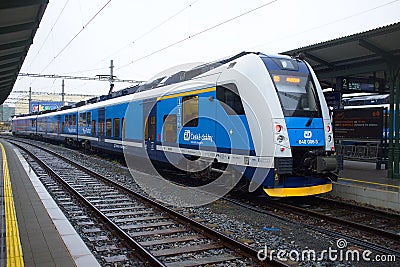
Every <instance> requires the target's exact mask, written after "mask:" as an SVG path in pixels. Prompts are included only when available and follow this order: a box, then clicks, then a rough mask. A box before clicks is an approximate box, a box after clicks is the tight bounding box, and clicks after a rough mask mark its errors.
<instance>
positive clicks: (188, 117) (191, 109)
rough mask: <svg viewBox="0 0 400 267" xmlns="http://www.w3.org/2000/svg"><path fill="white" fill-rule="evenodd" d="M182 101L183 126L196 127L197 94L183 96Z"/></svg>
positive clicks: (197, 112)
mask: <svg viewBox="0 0 400 267" xmlns="http://www.w3.org/2000/svg"><path fill="white" fill-rule="evenodd" d="M182 103H183V104H182V124H183V126H184V127H197V126H198V125H199V96H197V95H195V96H186V97H183V98H182Z"/></svg>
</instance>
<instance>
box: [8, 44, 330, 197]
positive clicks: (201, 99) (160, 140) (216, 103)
mask: <svg viewBox="0 0 400 267" xmlns="http://www.w3.org/2000/svg"><path fill="white" fill-rule="evenodd" d="M131 89H132V88H131ZM103 98H108V99H105V100H103V99H102V100H101V101H97V102H95V101H87V103H85V105H82V106H78V107H71V108H64V109H63V110H57V111H53V112H48V113H43V114H33V115H32V114H31V115H26V116H20V117H16V118H14V119H13V128H12V131H13V134H14V135H20V136H30V137H34V138H41V139H45V140H53V141H59V142H65V143H68V144H77V145H79V146H82V147H85V148H87V149H89V148H90V149H98V150H107V151H113V152H117V153H122V152H123V150H124V149H127V148H129V150H130V151H134V154H136V155H137V156H139V157H149V158H150V159H151V160H152V162H163V163H168V161H169V160H171V159H172V160H173V159H174V158H176V157H175V156H176V155H177V154H184V156H185V158H187V159H189V162H193V164H197V163H199V162H200V163H201V162H202V161H204V162H207V166H206V168H207V171H211V172H212V171H221V172H222V171H223V170H224V168H226V165H227V164H230V165H231V166H233V167H237V168H238V169H242V170H244V175H243V176H244V177H245V178H244V179H246V178H247V179H248V180H251V179H255V178H256V179H257V180H258V181H261V182H260V183H261V184H262V186H263V188H264V191H265V192H266V193H267V194H268V195H270V196H277V197H286V196H306V195H315V194H320V193H325V192H329V191H331V190H332V180H334V179H336V178H337V170H338V162H337V158H336V156H335V151H334V140H333V134H332V125H331V118H330V114H329V110H328V107H327V105H326V102H325V99H324V96H323V93H322V90H321V87H320V85H319V83H318V80H317V77H316V75H315V73H314V72H313V70H312V69H311V67H310V66H309V65H308V64H307V63H306V62H305V61H303V60H302V59H300V58H292V57H288V56H283V55H266V54H262V53H253V52H242V53H240V54H238V55H236V56H233V57H230V58H226V59H223V60H219V61H216V62H212V63H209V64H202V65H198V66H195V67H193V68H190V69H185V70H181V71H176V72H174V73H164V74H163V75H161V76H160V77H157V78H156V79H154V80H152V81H150V82H148V83H146V84H143V85H140V86H137V87H135V88H134V93H132V94H127V95H123V96H119V97H114V98H111V97H103ZM99 99H100V98H99ZM89 102H91V103H89ZM93 102H95V103H93ZM174 164H175V163H174ZM200 165H201V164H200ZM257 170H263V172H258V171H257ZM260 173H263V174H264V175H265V176H263V177H255V175H259V174H260Z"/></svg>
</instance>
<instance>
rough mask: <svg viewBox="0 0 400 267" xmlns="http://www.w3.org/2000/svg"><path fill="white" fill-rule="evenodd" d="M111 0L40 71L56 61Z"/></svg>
mask: <svg viewBox="0 0 400 267" xmlns="http://www.w3.org/2000/svg"><path fill="white" fill-rule="evenodd" d="M111 1H112V0H109V1H107V3H105V5H103V6H102V7H101V8H100V9H99V11H97V12H96V14H94V16H93V17H92V18H91V19H90V20H89V21H88V22H87V23H86V24H85V25H84V26H83V27H82V29H80V31H79V32H78V33H76V34H75V36H74V37H72V39H71V40H70V41H69V42H68V43H67V44H66V45H65V46H64V47H63V48H62V49H61V50H60V51H59V52H58V54H57V55H56V56H55V57H53V59H52V60H51V61H50V62H49V63H48V64H47V65H46V67H44V68H43V69H42V70H41V71H40V73H42V72H43V71H45V70H46V69H47V68H48V67H49V66H50V65H51V64H52V63H53V62H54V60H56V59H57V58H58V57H59V56H60V55H61V54H62V53H63V52H64V51H65V49H67V48H68V46H69V45H70V44H71V43H72V42H73V41H74V40H75V38H76V37H78V35H79V34H81V32H83V31H84V30H85V29H86V28H87V27H88V26H89V24H90V23H91V22H92V21H93V20H94V19H95V18H96V17H97V16H98V15H99V14H100V13H101V12H102V11H103V10H104V9H105V8H106V7H107V6H108V4H110V2H111Z"/></svg>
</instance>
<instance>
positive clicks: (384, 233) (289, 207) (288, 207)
mask: <svg viewBox="0 0 400 267" xmlns="http://www.w3.org/2000/svg"><path fill="white" fill-rule="evenodd" d="M271 206H274V207H278V208H280V209H284V210H286V211H289V212H295V213H296V214H299V215H304V214H309V215H311V216H313V217H316V218H321V219H324V220H326V221H330V222H334V223H337V224H340V225H345V226H349V227H352V228H355V229H358V230H362V231H367V232H370V233H373V234H377V235H382V236H384V237H387V238H390V239H393V240H395V241H398V240H399V239H400V235H399V234H397V233H393V232H389V231H386V230H382V229H379V228H375V227H372V226H368V225H365V224H362V223H358V222H353V221H349V220H345V219H341V218H338V217H334V216H330V215H326V214H323V213H320V212H316V211H313V210H309V209H306V208H301V207H298V206H295V205H291V204H287V203H281V202H279V203H276V202H274V203H273V204H272V205H271Z"/></svg>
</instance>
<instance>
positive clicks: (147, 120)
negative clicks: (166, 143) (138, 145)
mask: <svg viewBox="0 0 400 267" xmlns="http://www.w3.org/2000/svg"><path fill="white" fill-rule="evenodd" d="M143 116H144V118H143V122H144V145H145V148H146V150H147V154H148V155H149V157H150V158H151V159H155V157H156V148H157V144H156V141H157V140H156V137H157V127H156V121H157V104H156V100H155V99H152V100H147V101H146V102H143Z"/></svg>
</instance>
